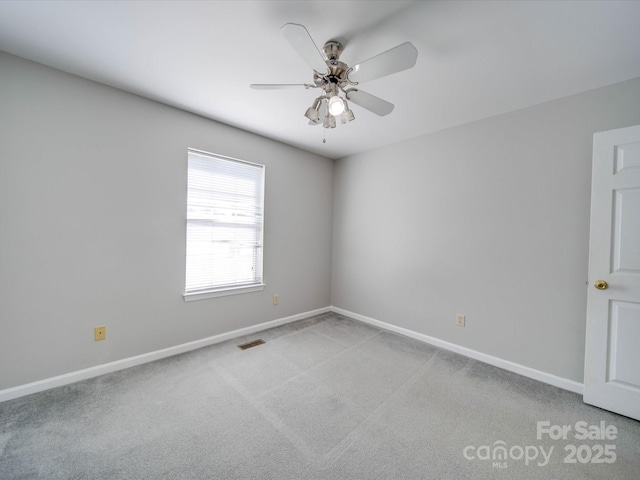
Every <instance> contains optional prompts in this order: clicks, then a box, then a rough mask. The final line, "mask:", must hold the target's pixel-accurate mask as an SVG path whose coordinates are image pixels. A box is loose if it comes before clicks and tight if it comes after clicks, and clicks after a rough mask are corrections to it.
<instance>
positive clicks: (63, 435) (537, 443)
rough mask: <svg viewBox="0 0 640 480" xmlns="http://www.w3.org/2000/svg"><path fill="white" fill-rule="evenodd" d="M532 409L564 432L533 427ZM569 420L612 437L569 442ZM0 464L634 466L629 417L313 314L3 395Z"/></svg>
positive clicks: (578, 474) (195, 472) (283, 471)
mask: <svg viewBox="0 0 640 480" xmlns="http://www.w3.org/2000/svg"><path fill="white" fill-rule="evenodd" d="M255 338H263V339H264V340H266V341H267V343H266V344H264V345H261V346H258V347H255V348H253V349H250V350H246V351H241V350H239V349H237V348H236V345H237V344H239V343H243V342H245V341H249V340H254V339H255ZM538 421H549V422H550V425H571V426H572V432H571V433H570V434H569V436H568V438H567V440H562V439H559V440H551V439H549V437H548V436H547V435H544V436H543V438H542V439H540V440H539V439H537V432H536V426H537V422H538ZM579 421H585V422H587V423H588V424H589V425H594V424H595V425H600V422H601V421H604V422H605V424H606V425H614V426H615V427H616V428H617V431H618V434H617V438H616V439H615V440H605V441H599V440H576V439H575V438H574V435H575V424H576V422H579ZM568 445H575V447H576V450H579V455H580V457H579V458H578V456H575V457H573V458H575V459H576V463H564V460H565V458H567V456H568V455H569V454H570V453H571V447H567V446H568ZM581 445H586V447H581ZM605 445H613V446H614V449H612V448H611V447H608V448H607V449H606V450H607V452H608V453H607V454H606V455H600V454H601V453H602V452H600V449H602V450H603V451H604V450H605V447H604V446H605ZM499 446H504V447H506V449H507V455H506V458H505V459H500V457H498V458H496V459H495V460H494V459H489V460H487V459H485V458H486V456H487V454H491V453H493V452H494V451H495V452H497V453H500V451H501V450H499V449H497V448H496V447H499ZM540 447H542V448H543V449H544V452H545V453H547V454H548V452H549V451H550V449H551V448H552V447H553V450H551V454H549V455H548V457H549V461H548V463H547V464H546V465H544V463H545V462H544V457H543V455H542V453H540ZM565 448H569V450H565ZM534 450H535V454H536V455H537V458H535V459H532V457H533V456H534ZM611 451H614V452H615V455H616V458H615V461H614V462H612V463H592V460H594V459H595V461H596V462H597V461H599V460H604V459H605V458H609V459H612V458H613V457H612V456H611ZM465 453H466V457H467V458H465ZM521 454H522V455H521ZM527 455H528V457H529V459H527V458H526V456H527ZM568 459H569V460H571V459H572V457H568ZM582 461H587V463H582ZM540 464H542V465H540ZM0 478H2V479H36V478H38V479H47V480H51V479H127V480H131V479H164V478H166V479H278V480H286V479H291V480H305V479H335V480H338V479H340V480H346V479H363V480H372V479H393V480H395V479H407V480H408V479H438V480H445V479H452V480H453V479H455V480H459V479H494V478H495V479H501V478H504V479H558V480H560V479H562V480H567V479H616V480H624V479H629V480H632V479H633V480H636V479H638V478H640V424H639V423H638V422H636V421H633V420H630V419H628V418H625V417H621V416H618V415H615V414H612V413H609V412H606V411H603V410H600V409H597V408H593V407H590V406H587V405H584V404H583V403H582V400H581V397H580V396H579V395H575V394H572V393H570V392H566V391H563V390H560V389H557V388H555V387H551V386H549V385H545V384H542V383H538V382H536V381H533V380H530V379H528V378H524V377H521V376H518V375H515V374H512V373H509V372H506V371H504V370H501V369H498V368H494V367H491V366H488V365H486V364H483V363H480V362H477V361H474V360H470V359H468V358H466V357H462V356H459V355H456V354H453V353H450V352H446V351H443V350H439V349H436V348H433V347H430V346H427V345H424V344H422V343H419V342H417V341H414V340H412V339H409V338H405V337H402V336H398V335H394V334H391V333H388V332H384V331H381V330H378V329H375V328H372V327H370V326H368V325H364V324H362V323H359V322H357V321H354V320H351V319H348V318H346V317H343V316H340V315H337V314H325V315H321V316H317V317H313V318H310V319H307V320H302V321H300V322H296V323H293V324H288V325H284V326H282V327H278V328H274V329H271V330H267V331H265V332H261V333H260V334H257V335H252V336H251V337H246V338H241V339H237V340H234V341H229V342H225V343H222V344H218V345H214V346H211V347H207V348H203V349H200V350H197V351H194V352H190V353H188V354H184V355H179V356H176V357H172V358H169V359H165V360H161V361H158V362H154V363H151V364H147V365H143V366H140V367H135V368H131V369H128V370H125V371H121V372H117V373H113V374H109V375H105V376H102V377H99V378H95V379H91V380H87V381H83V382H79V383H76V384H73V385H69V386H66V387H61V388H57V389H53V390H49V391H47V392H42V393H39V394H35V395H31V396H28V397H24V398H21V399H17V400H13V401H9V402H4V403H1V404H0Z"/></svg>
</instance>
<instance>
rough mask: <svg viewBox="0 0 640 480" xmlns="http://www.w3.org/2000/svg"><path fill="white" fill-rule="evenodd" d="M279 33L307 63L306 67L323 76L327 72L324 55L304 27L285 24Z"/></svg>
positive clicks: (295, 24)
mask: <svg viewBox="0 0 640 480" xmlns="http://www.w3.org/2000/svg"><path fill="white" fill-rule="evenodd" d="M280 33H282V36H283V37H284V38H285V40H286V41H287V42H289V43H290V44H291V46H292V47H293V48H294V50H295V51H296V52H298V55H300V56H301V57H302V59H303V60H304V61H305V62H307V65H309V66H310V67H311V68H313V69H314V70H315V71H316V72H318V73H321V74H325V73H327V72H328V71H329V69H328V68H327V64H326V63H325V58H324V55H323V54H322V53H321V52H320V50H319V49H318V47H317V46H316V44H315V43H314V41H313V39H312V38H311V35H309V32H308V31H307V29H306V28H305V27H304V25H298V24H297V23H287V24H285V25H284V26H283V27H282V28H281V29H280Z"/></svg>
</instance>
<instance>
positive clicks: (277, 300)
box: [273, 293, 280, 305]
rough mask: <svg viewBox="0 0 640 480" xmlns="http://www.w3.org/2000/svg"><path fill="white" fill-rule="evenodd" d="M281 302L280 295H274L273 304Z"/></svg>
mask: <svg viewBox="0 0 640 480" xmlns="http://www.w3.org/2000/svg"><path fill="white" fill-rule="evenodd" d="M279 303H280V295H278V294H277V293H276V294H275V295H274V296H273V304H274V305H278V304H279Z"/></svg>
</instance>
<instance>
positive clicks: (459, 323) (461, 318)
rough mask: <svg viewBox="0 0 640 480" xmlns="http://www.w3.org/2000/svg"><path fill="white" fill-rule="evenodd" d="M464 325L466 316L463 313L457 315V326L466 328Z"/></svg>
mask: <svg viewBox="0 0 640 480" xmlns="http://www.w3.org/2000/svg"><path fill="white" fill-rule="evenodd" d="M464 323H465V316H464V315H463V314H462V313H458V314H456V325H457V326H458V327H464V326H465V325H464Z"/></svg>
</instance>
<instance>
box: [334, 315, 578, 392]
mask: <svg viewBox="0 0 640 480" xmlns="http://www.w3.org/2000/svg"><path fill="white" fill-rule="evenodd" d="M331 311H332V312H335V313H339V314H341V315H345V316H347V317H350V318H353V319H355V320H359V321H361V322H363V323H368V324H369V325H373V326H375V327H378V328H382V329H383V330H388V331H390V332H394V333H399V334H400V335H404V336H406V337H410V338H414V339H416V340H419V341H421V342H424V343H428V344H429V345H433V346H435V347H439V348H442V349H444V350H449V351H452V352H455V353H459V354H460V355H464V356H465V357H469V358H473V359H474V360H479V361H481V362H484V363H488V364H489V365H493V366H495V367H499V368H503V369H504V370H508V371H510V372H513V373H517V374H519V375H523V376H525V377H529V378H533V379H534V380H538V381H540V382H543V383H548V384H549V385H553V386H555V387H559V388H562V389H564V390H569V391H570V392H574V393H579V394H580V395H582V394H583V392H584V385H583V384H582V383H579V382H576V381H574V380H569V379H568V378H562V377H558V376H556V375H553V374H551V373H547V372H542V371H540V370H536V369H534V368H530V367H525V366H524V365H520V364H518V363H514V362H510V361H509V360H504V359H502V358H498V357H494V356H492V355H487V354H486V353H482V352H478V351H476V350H472V349H470V348H466V347H462V346H460V345H456V344H454V343H450V342H446V341H444V340H440V339H438V338H435V337H430V336H428V335H424V334H422V333H418V332H414V331H413V330H408V329H406V328H402V327H398V326H396V325H392V324H390V323H385V322H381V321H380V320H376V319H374V318H370V317H366V316H364V315H360V314H359V313H354V312H350V311H348V310H344V309H342V308H338V307H331Z"/></svg>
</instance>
